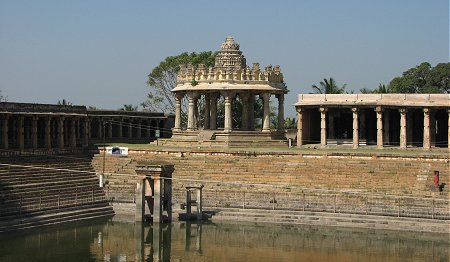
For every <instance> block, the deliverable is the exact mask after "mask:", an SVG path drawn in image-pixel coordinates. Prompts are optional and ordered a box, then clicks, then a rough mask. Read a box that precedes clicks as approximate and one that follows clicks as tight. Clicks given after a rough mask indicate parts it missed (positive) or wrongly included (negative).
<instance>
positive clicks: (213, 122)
mask: <svg viewBox="0 0 450 262" xmlns="http://www.w3.org/2000/svg"><path fill="white" fill-rule="evenodd" d="M209 98H210V107H211V109H210V111H211V117H210V125H209V128H210V129H211V130H215V129H217V94H216V93H212V94H210V97H209Z"/></svg>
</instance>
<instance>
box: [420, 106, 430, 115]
mask: <svg viewBox="0 0 450 262" xmlns="http://www.w3.org/2000/svg"><path fill="white" fill-rule="evenodd" d="M422 111H423V113H424V114H427V115H429V114H430V108H428V107H424V108H423V109H422Z"/></svg>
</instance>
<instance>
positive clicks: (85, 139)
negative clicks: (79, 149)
mask: <svg viewBox="0 0 450 262" xmlns="http://www.w3.org/2000/svg"><path fill="white" fill-rule="evenodd" d="M88 145H89V118H85V119H84V124H83V146H84V147H87V146H88Z"/></svg>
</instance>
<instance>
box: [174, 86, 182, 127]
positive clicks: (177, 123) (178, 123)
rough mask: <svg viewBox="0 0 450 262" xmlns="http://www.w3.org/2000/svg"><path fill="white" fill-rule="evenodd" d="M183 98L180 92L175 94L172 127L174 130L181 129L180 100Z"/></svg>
mask: <svg viewBox="0 0 450 262" xmlns="http://www.w3.org/2000/svg"><path fill="white" fill-rule="evenodd" d="M182 99H183V96H182V94H180V93H176V94H175V125H174V127H173V130H174V131H180V130H181V100H182Z"/></svg>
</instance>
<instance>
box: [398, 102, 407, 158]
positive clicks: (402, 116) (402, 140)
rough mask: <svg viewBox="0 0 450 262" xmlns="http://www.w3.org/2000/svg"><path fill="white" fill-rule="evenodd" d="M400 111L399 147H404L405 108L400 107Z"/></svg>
mask: <svg viewBox="0 0 450 262" xmlns="http://www.w3.org/2000/svg"><path fill="white" fill-rule="evenodd" d="M399 112H400V148H401V149H406V142H407V141H406V137H407V135H406V109H405V108H401V109H400V110H399Z"/></svg>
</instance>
